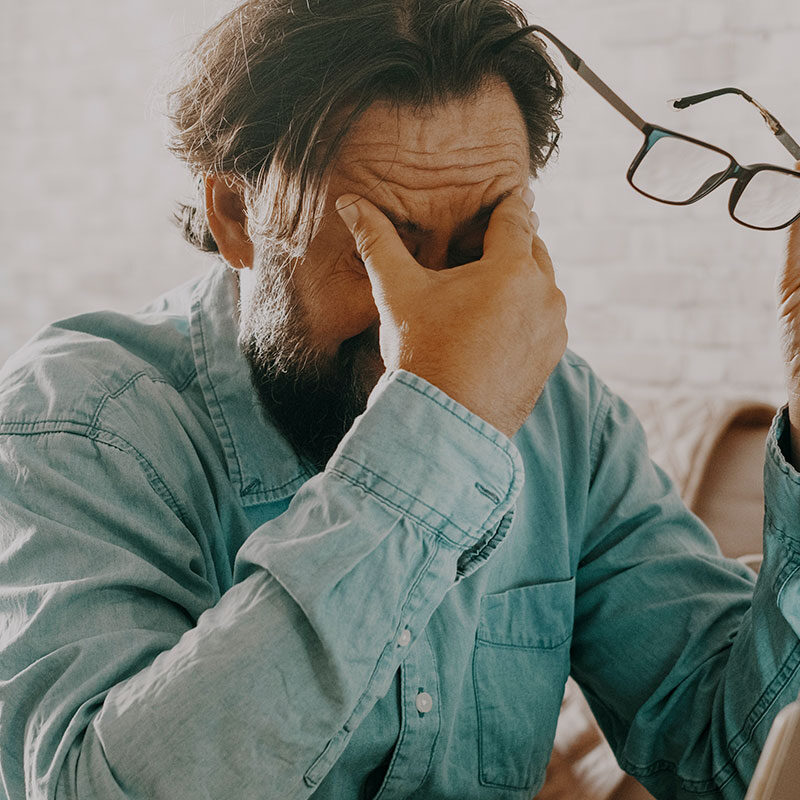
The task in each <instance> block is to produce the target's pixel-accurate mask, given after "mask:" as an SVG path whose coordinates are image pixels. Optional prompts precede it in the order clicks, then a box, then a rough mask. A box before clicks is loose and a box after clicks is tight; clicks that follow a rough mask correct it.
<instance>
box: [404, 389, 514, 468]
mask: <svg viewBox="0 0 800 800" xmlns="http://www.w3.org/2000/svg"><path fill="white" fill-rule="evenodd" d="M397 381H398V383H401V384H403V385H404V386H407V387H408V388H409V389H411V390H412V391H414V392H417V394H421V395H422V396H423V397H427V398H428V399H429V400H432V401H433V402H434V403H436V405H437V406H439V407H440V408H441V409H443V410H444V411H446V412H447V413H448V414H450V415H452V416H453V417H455V418H456V419H457V420H459V421H460V422H462V423H464V424H465V425H467V426H468V427H470V428H471V429H472V430H474V431H475V433H477V434H478V435H479V436H481V437H483V438H484V439H486V441H487V442H489V443H490V444H492V445H494V446H495V447H496V448H497V449H498V450H499V451H500V452H501V453H502V454H503V455H504V456H505V457H506V459H507V460H508V462H509V465H510V466H511V469H512V472H513V469H514V459H513V458H512V457H511V454H510V453H509V452H508V449H507V448H506V447H505V446H504V445H503V444H501V443H500V442H498V441H496V439H493V438H492V437H491V436H488V435H487V434H486V432H485V431H482V430H481V429H480V428H479V427H478V426H477V425H475V424H474V423H473V422H472V421H471V420H469V419H467V418H465V417H462V416H461V415H459V414H457V413H456V412H455V411H454V410H453V409H452V408H448V407H447V406H446V405H445V404H444V403H442V401H441V400H439V399H438V398H437V397H435V396H433V395H432V394H429V393H428V392H425V391H423V390H422V389H420V388H419V387H418V386H415V385H414V384H413V383H412V382H411V381H409V380H408V379H406V378H404V376H402V375H398V376H397ZM431 386H433V384H431ZM438 391H442V390H441V389H438ZM453 402H458V401H456V400H454V401H453ZM465 408H466V406H465ZM467 410H468V411H469V409H467ZM472 413H474V412H471V411H470V414H472ZM484 422H485V420H484ZM486 424H487V425H488V424H489V423H488V422H487V423H486Z"/></svg>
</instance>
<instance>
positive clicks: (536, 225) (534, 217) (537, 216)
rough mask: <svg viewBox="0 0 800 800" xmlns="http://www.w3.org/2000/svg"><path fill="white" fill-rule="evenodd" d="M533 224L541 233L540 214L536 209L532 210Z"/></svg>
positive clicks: (534, 228) (535, 229)
mask: <svg viewBox="0 0 800 800" xmlns="http://www.w3.org/2000/svg"><path fill="white" fill-rule="evenodd" d="M531 224H532V225H533V230H534V231H536V233H539V215H538V214H537V213H536V212H535V211H531Z"/></svg>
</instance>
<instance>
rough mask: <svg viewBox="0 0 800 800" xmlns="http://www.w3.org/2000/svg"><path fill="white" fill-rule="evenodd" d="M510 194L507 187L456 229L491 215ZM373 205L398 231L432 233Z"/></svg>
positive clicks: (410, 220) (423, 234) (422, 234)
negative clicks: (506, 189)
mask: <svg viewBox="0 0 800 800" xmlns="http://www.w3.org/2000/svg"><path fill="white" fill-rule="evenodd" d="M511 194H513V191H512V190H510V189H509V190H508V191H505V192H503V193H502V194H501V195H499V196H498V197H497V198H496V199H495V200H494V201H493V202H492V203H487V204H486V205H483V206H481V207H480V208H479V209H478V210H477V211H476V212H475V213H474V214H473V215H472V216H471V217H470V218H469V219H468V220H465V221H464V222H461V223H459V225H458V228H457V230H459V231H463V230H464V229H465V228H469V227H470V226H471V225H475V224H477V223H479V222H483V221H484V220H487V219H488V218H489V217H490V216H491V215H492V212H493V211H494V210H495V208H497V206H499V205H500V203H502V202H503V200H505V199H506V197H509V196H510V195H511ZM375 207H376V208H377V209H379V210H380V211H381V213H382V214H383V215H384V216H385V217H386V218H387V219H388V220H389V222H391V223H392V225H394V227H395V228H396V229H397V230H398V231H402V232H403V233H407V234H412V235H417V236H429V235H430V234H432V233H433V230H432V229H431V228H426V227H425V226H424V225H421V224H420V223H419V222H417V221H416V220H413V219H407V218H406V217H400V216H398V215H397V214H395V213H393V212H391V211H389V209H387V208H384V207H383V206H380V205H378V204H377V203H375Z"/></svg>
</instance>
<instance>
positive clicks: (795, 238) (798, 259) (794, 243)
mask: <svg viewBox="0 0 800 800" xmlns="http://www.w3.org/2000/svg"><path fill="white" fill-rule="evenodd" d="M796 169H797V170H798V171H800V161H798V162H797V164H796ZM787 267H788V269H790V270H791V271H792V272H794V273H795V274H798V273H800V219H799V220H797V222H795V223H794V224H793V225H792V226H791V227H790V228H789V251H788V261H787Z"/></svg>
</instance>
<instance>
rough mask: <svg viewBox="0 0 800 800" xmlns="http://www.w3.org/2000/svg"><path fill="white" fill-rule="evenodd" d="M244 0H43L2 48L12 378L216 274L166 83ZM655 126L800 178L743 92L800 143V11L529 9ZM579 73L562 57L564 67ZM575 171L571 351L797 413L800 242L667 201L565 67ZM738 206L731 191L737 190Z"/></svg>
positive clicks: (774, 5) (565, 224)
mask: <svg viewBox="0 0 800 800" xmlns="http://www.w3.org/2000/svg"><path fill="white" fill-rule="evenodd" d="M231 4H232V2H231V0H204V2H203V3H202V4H199V3H197V2H191V1H190V0H167V2H164V0H138V2H136V3H101V2H99V0H73V1H72V2H70V3H62V2H58V1H57V0H37V2H36V3H12V4H10V5H9V6H8V8H7V9H5V14H4V21H3V26H2V33H0V37H2V39H0V50H2V52H0V95H1V96H2V98H1V99H2V104H0V108H2V111H0V115H2V120H3V124H2V125H0V170H2V176H3V186H4V187H5V191H4V196H3V199H2V201H0V202H1V203H2V205H0V233H2V236H3V243H4V248H5V254H4V259H3V263H2V267H0V361H2V360H3V359H5V358H6V357H7V356H8V355H9V354H10V353H11V352H12V351H13V350H14V349H16V348H17V347H18V346H19V345H20V344H21V343H22V342H23V341H24V340H25V339H26V338H27V337H28V336H30V335H31V334H32V333H33V332H34V331H35V330H36V329H37V328H38V327H40V326H41V325H43V324H44V323H46V322H47V321H49V320H51V319H54V318H57V317H63V316H66V315H69V314H73V313H78V312H81V311H85V310H88V309H92V308H99V307H114V308H120V309H133V308H136V307H137V306H138V305H140V304H141V303H143V302H145V301H146V300H147V299H149V298H150V297H152V296H154V295H155V294H156V293H158V292H160V291H162V290H163V289H166V288H168V287H169V286H172V285H174V284H176V283H178V282H180V281H183V280H185V279H187V278H188V277H191V276H192V275H193V274H196V273H197V272H198V271H199V270H202V269H204V265H205V263H206V262H205V259H204V258H203V257H200V258H199V259H198V257H197V256H196V255H195V254H194V252H193V251H192V250H191V249H190V248H188V246H186V245H184V244H183V243H182V241H181V240H180V239H179V237H178V235H177V232H176V231H175V230H174V229H173V228H172V226H171V225H170V223H169V215H170V213H171V210H172V205H173V201H174V200H175V198H176V197H180V196H181V195H182V194H183V193H185V191H186V190H187V188H188V187H187V182H186V180H185V177H184V175H183V173H182V170H181V167H180V166H179V165H178V164H177V163H176V162H174V161H173V159H172V158H171V157H170V156H169V154H167V153H166V151H165V150H164V149H163V147H162V139H163V125H162V123H161V121H160V120H159V117H158V114H157V112H156V110H155V109H154V107H155V105H156V98H157V89H156V87H155V84H156V82H157V80H158V79H159V77H160V76H162V75H163V74H164V73H165V71H166V70H167V69H168V65H169V60H170V58H171V57H172V56H173V55H174V54H175V53H176V52H177V51H179V50H180V49H182V48H183V47H184V46H185V45H186V44H187V43H188V42H189V41H190V40H191V38H192V36H193V34H194V33H195V32H197V31H199V30H201V29H202V28H203V27H205V26H206V25H207V24H209V23H210V22H211V21H213V19H215V18H216V16H218V14H219V13H220V12H221V11H222V10H224V9H227V8H229V7H230V5H231ZM524 6H525V7H526V9H527V11H528V13H529V16H530V19H531V21H532V22H538V23H540V24H542V25H545V26H546V27H548V28H550V29H551V30H552V31H553V32H554V33H556V34H557V35H558V36H559V37H561V38H562V39H563V40H564V41H565V42H566V43H567V44H568V45H570V47H572V48H573V49H575V50H576V51H577V52H578V53H579V54H580V55H581V56H583V57H584V58H585V59H586V61H587V62H588V63H589V65H590V66H592V68H593V69H594V70H595V71H596V72H597V73H598V74H599V75H600V76H601V77H603V78H604V79H605V80H606V81H607V82H608V83H609V84H610V85H611V86H612V87H613V88H615V89H616V90H617V91H618V92H619V93H620V94H621V95H622V96H623V97H624V98H625V99H626V100H627V101H628V102H629V103H630V104H631V105H632V106H633V107H634V108H635V109H636V110H637V111H638V112H639V113H640V114H641V115H642V116H643V117H645V119H649V120H651V121H653V122H658V123H661V124H664V125H666V126H667V127H673V128H677V129H679V130H683V131H686V132H687V133H690V134H693V135H696V136H699V137H701V138H706V139H709V140H710V141H713V142H715V143H717V144H719V145H720V146H722V147H727V148H728V149H731V150H732V151H733V152H734V154H735V155H737V156H740V157H741V160H743V161H745V162H751V161H771V160H772V161H775V162H776V163H780V164H789V163H790V162H789V160H788V156H787V154H786V153H785V151H783V150H782V148H781V147H780V145H779V144H778V143H777V142H776V141H775V140H774V139H773V138H772V137H771V136H770V134H769V131H768V130H767V128H766V126H764V125H763V123H762V122H761V121H760V118H759V117H758V115H757V114H756V113H755V112H754V110H753V109H752V108H750V107H749V106H748V105H747V104H746V103H744V102H743V101H741V100H739V99H738V98H722V99H719V100H717V101H715V102H712V103H709V104H708V105H706V106H702V107H698V108H695V109H689V110H686V111H683V112H680V113H677V112H676V113H673V112H672V111H671V110H670V108H669V107H668V105H667V102H666V101H667V100H668V99H669V98H671V97H676V96H679V95H682V94H689V93H692V92H695V91H702V90H705V89H709V88H716V87H719V86H723V85H735V86H739V87H741V88H743V89H745V90H747V91H749V92H751V93H752V94H754V95H755V96H756V97H757V98H758V99H760V100H761V102H763V103H764V104H765V105H767V106H768V107H769V108H770V109H771V110H772V111H773V112H774V113H775V114H776V115H777V116H778V118H779V119H780V120H781V121H782V122H783V123H784V125H785V126H786V127H787V128H788V129H789V130H790V131H792V132H793V133H794V134H795V136H796V137H800V102H798V101H799V100H800V90H799V89H798V82H797V75H798V72H800V69H798V68H799V67H800V2H797V0H758V2H756V0H673V1H672V2H671V3H665V2H663V0H660V2H654V0H607V2H604V3H597V2H596V0H594V1H593V0H536V1H534V0H527V2H525V3H524ZM560 63H562V65H563V62H560ZM564 72H565V77H566V79H567V85H568V90H569V95H568V98H567V101H566V103H565V119H564V121H563V129H564V136H563V139H562V147H561V155H560V157H559V159H558V161H557V162H556V163H554V164H553V165H552V166H551V167H550V168H549V169H548V170H547V171H546V173H545V175H543V176H542V179H541V180H540V181H539V185H538V187H537V196H538V199H537V206H538V211H539V214H540V216H541V218H542V228H541V233H542V236H543V237H544V238H545V241H546V242H547V243H548V246H549V247H550V250H551V253H552V255H553V258H554V261H555V263H556V267H557V270H558V276H559V282H560V285H561V286H562V288H563V289H564V291H565V293H566V295H567V300H568V303H569V317H568V324H569V328H570V340H571V346H572V347H573V348H574V349H576V350H577V351H578V352H580V353H582V354H583V355H584V356H585V357H587V358H588V359H589V361H590V362H591V363H592V364H593V365H594V366H595V367H596V369H597V370H598V371H599V372H600V373H601V375H603V376H604V377H605V378H606V379H607V380H608V381H609V382H610V383H611V385H612V386H613V387H614V388H616V389H619V390H620V391H622V392H623V393H633V394H634V395H638V394H644V395H647V394H665V393H673V392H689V393H694V392H696V393H706V392H709V391H711V392H715V393H718V394H726V395H738V394H746V395H755V396H759V397H764V398H766V399H767V400H771V401H773V402H775V403H777V402H780V401H781V397H782V393H783V392H782V376H781V364H780V358H779V350H778V344H777V333H776V325H775V322H774V319H775V311H774V300H773V293H774V289H773V287H774V281H775V276H776V274H777V271H778V269H779V267H780V265H781V261H782V255H783V250H784V247H785V236H784V235H782V234H770V233H757V232H750V231H747V230H745V229H744V228H741V227H740V226H737V225H736V224H735V223H733V222H732V221H731V220H730V219H729V218H728V215H727V210H726V197H724V196H723V195H722V194H719V196H716V195H712V196H711V197H709V198H707V199H706V200H705V201H703V202H701V203H700V204H698V205H696V206H693V207H691V208H684V209H675V208H670V207H668V206H662V205H659V204H656V203H653V202H651V201H648V200H646V199H645V198H643V197H641V196H639V195H638V194H637V193H636V192H634V191H633V190H632V189H631V188H630V187H629V186H628V184H627V182H626V181H625V172H626V170H627V166H628V163H629V162H630V160H631V158H632V157H633V155H634V154H635V152H636V151H637V150H638V148H639V146H640V143H641V141H640V140H641V136H640V134H639V133H638V132H637V131H636V130H635V129H634V128H633V127H632V126H630V125H629V124H628V123H627V122H626V121H625V120H624V119H623V118H622V117H621V116H619V115H618V114H617V113H616V112H615V111H614V110H613V109H611V107H610V106H608V105H607V104H606V103H605V102H604V101H603V100H601V99H600V98H599V97H597V96H596V95H595V94H594V93H593V92H592V91H591V90H590V89H589V88H588V87H586V86H585V85H584V84H583V82H582V81H580V79H578V78H577V77H576V76H575V75H574V73H572V72H571V70H569V69H568V68H567V67H566V66H564ZM720 191H722V190H720Z"/></svg>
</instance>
